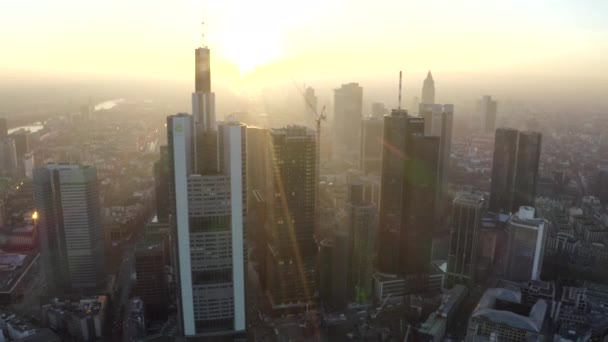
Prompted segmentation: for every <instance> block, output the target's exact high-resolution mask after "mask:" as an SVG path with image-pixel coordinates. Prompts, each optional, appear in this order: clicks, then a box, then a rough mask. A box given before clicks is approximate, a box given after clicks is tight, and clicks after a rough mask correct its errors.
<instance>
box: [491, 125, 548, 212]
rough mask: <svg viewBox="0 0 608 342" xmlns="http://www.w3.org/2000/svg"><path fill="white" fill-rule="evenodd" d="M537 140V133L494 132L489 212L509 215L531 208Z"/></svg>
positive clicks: (536, 172)
mask: <svg viewBox="0 0 608 342" xmlns="http://www.w3.org/2000/svg"><path fill="white" fill-rule="evenodd" d="M541 138H542V136H541V134H540V133H537V132H518V131H517V130H514V129H511V128H499V129H497V130H496V137H495V142H494V162H493V164H492V186H491V190H490V207H489V209H490V211H493V212H505V213H509V212H516V211H517V210H519V207H520V206H534V197H535V195H536V180H537V178H538V166H539V159H540V147H541Z"/></svg>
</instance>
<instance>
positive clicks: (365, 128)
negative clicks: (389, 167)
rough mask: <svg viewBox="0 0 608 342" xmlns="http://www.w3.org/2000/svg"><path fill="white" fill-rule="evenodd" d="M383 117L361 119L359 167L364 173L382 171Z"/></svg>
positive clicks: (378, 172)
mask: <svg viewBox="0 0 608 342" xmlns="http://www.w3.org/2000/svg"><path fill="white" fill-rule="evenodd" d="M383 130H384V127H383V122H382V119H379V118H373V117H372V118H366V119H363V120H362V121H361V152H360V154H359V156H360V157H359V169H360V170H361V171H362V172H363V174H369V173H376V174H380V172H381V171H382V131H383Z"/></svg>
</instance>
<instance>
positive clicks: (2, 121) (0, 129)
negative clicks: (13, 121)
mask: <svg viewBox="0 0 608 342" xmlns="http://www.w3.org/2000/svg"><path fill="white" fill-rule="evenodd" d="M6 137H8V123H7V122H6V118H0V140H4V138H6Z"/></svg>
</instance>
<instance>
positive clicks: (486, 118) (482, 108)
mask: <svg viewBox="0 0 608 342" xmlns="http://www.w3.org/2000/svg"><path fill="white" fill-rule="evenodd" d="M497 108H498V103H497V102H496V100H492V96H490V95H484V96H483V97H482V98H481V99H480V100H479V101H477V114H478V115H479V118H480V121H481V130H482V131H483V132H485V133H492V132H494V129H495V128H496V111H497Z"/></svg>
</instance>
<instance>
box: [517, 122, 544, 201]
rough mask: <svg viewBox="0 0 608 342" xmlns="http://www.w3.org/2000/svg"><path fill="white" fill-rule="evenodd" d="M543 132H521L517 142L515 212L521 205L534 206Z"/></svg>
mask: <svg viewBox="0 0 608 342" xmlns="http://www.w3.org/2000/svg"><path fill="white" fill-rule="evenodd" d="M541 138H542V136H541V134H540V133H538V132H520V133H519V142H518V144H517V167H516V172H515V189H514V190H515V192H514V194H513V207H512V208H511V210H512V211H513V212H515V211H517V210H519V207H521V206H530V207H534V197H535V195H536V180H537V178H538V164H539V160H540V145H541Z"/></svg>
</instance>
